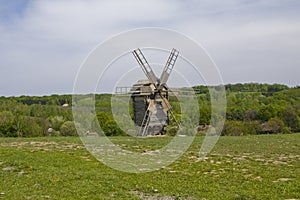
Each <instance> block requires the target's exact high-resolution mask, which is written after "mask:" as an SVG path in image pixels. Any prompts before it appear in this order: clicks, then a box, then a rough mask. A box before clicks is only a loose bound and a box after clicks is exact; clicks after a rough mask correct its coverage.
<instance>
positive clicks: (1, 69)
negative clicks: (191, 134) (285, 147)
mask: <svg viewBox="0 0 300 200" xmlns="http://www.w3.org/2000/svg"><path fill="white" fill-rule="evenodd" d="M298 2H299V1H296V0H287V1H280V0H270V1H263V0H255V1H248V0H227V1H219V0H200V1H198V0H189V1H179V0H165V1H161V0H153V1H152V0H151V1H148V0H139V1H135V0H115V1H109V0H101V1H96V0H73V1H67V0H44V1H30V4H29V5H27V7H24V8H23V9H24V10H23V11H22V13H19V14H18V13H14V14H11V16H10V17H11V19H9V20H8V19H7V16H6V17H5V19H4V18H2V19H1V20H0V35H1V37H0V91H1V93H0V95H10V94H16V95H17V94H25V93H31V94H42V93H56V92H60V93H70V92H71V91H72V84H73V80H74V78H75V74H76V71H77V69H78V67H79V65H80V64H81V62H82V61H83V59H84V58H85V57H86V56H87V54H88V52H89V51H90V50H91V49H92V48H93V47H95V45H97V44H98V43H99V42H101V41H103V40H104V39H106V38H108V37H110V36H111V35H113V34H116V33H118V32H120V31H124V30H128V29H130V28H140V27H143V26H159V27H166V28H171V29H176V30H178V31H180V32H182V33H185V34H187V35H189V36H191V37H193V38H195V39H196V40H197V41H198V42H200V43H202V44H203V45H204V46H205V47H206V49H207V50H208V52H209V53H210V54H211V55H212V57H213V58H214V59H215V60H216V62H217V64H218V66H219V67H220V70H221V72H222V73H223V75H224V79H225V82H249V81H259V82H280V83H286V84H290V85H296V84H300V83H299V79H298V78H297V77H296V75H295V74H300V71H299V70H300V68H299V67H298V66H299V61H298V55H297V52H299V51H300V39H299V35H300V23H299V21H300V14H299V13H300V12H299V11H300V3H298ZM18 6H20V5H18ZM16 10H19V9H16ZM0 18H1V15H0ZM7 21H9V23H8V22H7ZM261 69H267V70H273V71H274V73H271V74H270V73H266V71H267V70H261ZM283 69H289V70H283ZM245 72H246V73H247V74H245ZM257 72H259V73H260V74H259V75H258V74H257ZM53 77H57V78H56V80H55V84H53ZM12 79H14V84H10V85H7V84H5V83H7V82H11V80H12ZM37 85H38V86H39V87H37Z"/></svg>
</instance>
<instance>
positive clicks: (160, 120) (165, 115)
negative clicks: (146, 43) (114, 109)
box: [130, 49, 179, 136]
mask: <svg viewBox="0 0 300 200" xmlns="http://www.w3.org/2000/svg"><path fill="white" fill-rule="evenodd" d="M132 53H133V55H134V57H135V59H136V60H137V62H138V63H139V65H140V67H141V68H142V70H143V71H144V73H145V75H146V76H147V78H148V79H147V80H139V81H138V82H137V83H136V84H134V85H133V86H132V88H131V91H130V93H131V94H132V95H131V99H132V106H133V120H134V123H135V124H136V125H137V126H140V127H141V129H140V131H139V133H138V135H139V136H148V135H157V134H164V133H165V130H164V128H165V126H166V125H168V123H169V113H170V112H172V111H171V106H170V104H169V99H168V93H169V88H168V87H167V84H166V83H167V81H168V78H169V76H170V73H171V71H172V69H173V67H174V65H175V61H176V59H177V57H178V54H179V52H178V51H177V50H176V49H173V50H172V52H171V54H170V56H169V58H168V60H167V63H166V66H165V68H164V70H163V72H162V74H161V76H160V78H157V76H156V75H155V73H154V72H153V70H152V69H151V67H150V65H149V64H148V62H147V60H146V58H145V57H144V55H143V53H142V51H141V50H140V49H137V50H134V51H133V52H132Z"/></svg>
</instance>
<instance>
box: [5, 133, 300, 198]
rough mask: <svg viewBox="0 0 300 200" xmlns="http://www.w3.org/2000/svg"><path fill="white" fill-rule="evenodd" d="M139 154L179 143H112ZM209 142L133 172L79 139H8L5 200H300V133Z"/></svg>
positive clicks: (165, 140) (151, 140)
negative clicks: (209, 146)
mask: <svg viewBox="0 0 300 200" xmlns="http://www.w3.org/2000/svg"><path fill="white" fill-rule="evenodd" d="M110 139H111V141H112V142H114V143H115V144H118V145H122V146H123V147H124V148H127V149H129V150H132V151H138V152H141V151H144V152H145V151H150V150H154V149H159V148H161V147H162V146H164V145H165V144H166V143H168V141H169V140H170V139H171V137H151V138H146V139H139V138H130V137H121V136H120V137H110ZM202 141H203V137H200V136H197V137H196V138H195V140H194V142H193V144H192V145H191V147H190V148H189V150H188V151H187V152H185V153H184V155H183V156H182V157H180V158H179V159H178V160H176V161H175V162H174V163H172V164H170V165H169V166H166V167H164V168H163V169H160V170H157V171H154V172H149V173H138V174H131V173H125V172H121V171H117V170H114V169H111V168H109V167H107V166H106V165H104V164H102V163H101V162H99V161H97V160H96V159H95V158H94V157H93V156H92V155H91V154H90V153H89V152H88V151H87V150H86V149H85V148H84V146H83V145H82V143H81V141H80V139H79V138H78V137H37V138H1V139H0V199H148V200H155V199H159V200H172V199H191V200H192V199H203V200H204V199H300V189H299V188H300V178H299V176H300V134H299V133H298V134H297V133H296V134H273V135H248V136H243V137H237V136H230V137H229V136H222V137H220V139H219V141H218V143H217V144H216V146H215V147H214V149H213V150H212V152H210V153H209V154H208V155H207V156H206V157H205V159H203V160H200V159H199V157H198V154H199V150H200V147H201V144H202Z"/></svg>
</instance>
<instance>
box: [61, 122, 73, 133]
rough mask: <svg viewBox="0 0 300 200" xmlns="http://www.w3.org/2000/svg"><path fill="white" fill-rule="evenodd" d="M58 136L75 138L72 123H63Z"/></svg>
mask: <svg viewBox="0 0 300 200" xmlns="http://www.w3.org/2000/svg"><path fill="white" fill-rule="evenodd" d="M60 134H61V135H62V136H76V135H77V131H76V128H75V124H74V122H72V121H66V122H65V123H63V125H62V126H61V127H60Z"/></svg>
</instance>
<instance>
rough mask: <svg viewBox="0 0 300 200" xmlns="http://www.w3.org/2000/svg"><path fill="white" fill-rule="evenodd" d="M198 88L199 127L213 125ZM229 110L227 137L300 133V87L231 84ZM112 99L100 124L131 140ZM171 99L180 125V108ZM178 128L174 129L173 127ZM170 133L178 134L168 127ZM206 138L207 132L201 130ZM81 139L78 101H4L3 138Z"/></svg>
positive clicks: (101, 103)
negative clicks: (76, 117) (113, 109)
mask: <svg viewBox="0 0 300 200" xmlns="http://www.w3.org/2000/svg"><path fill="white" fill-rule="evenodd" d="M218 87H220V86H213V87H212V88H208V87H207V86H195V87H194V88H193V89H194V90H195V93H196V94H197V98H198V103H199V113H200V119H199V127H206V126H207V125H209V124H210V122H211V104H210V94H209V89H216V90H218ZM225 90H226V98H227V110H226V121H225V124H224V129H223V130H222V135H246V134H277V133H292V132H300V87H288V86H286V85H281V84H258V83H247V84H240V83H239V84H227V85H225ZM110 99H111V95H110V94H97V95H96V96H95V101H96V102H95V105H96V116H97V120H98V122H99V124H100V126H101V127H102V129H103V131H104V132H105V134H106V135H110V136H111V135H125V133H124V132H123V131H122V130H121V129H120V128H119V127H118V126H117V124H116V122H115V121H114V119H113V117H112V114H111V104H110ZM173 100H174V101H172V97H171V105H172V107H173V110H174V112H175V114H176V116H177V117H178V119H180V104H179V102H176V98H173ZM170 126H172V125H170ZM167 130H174V129H172V127H168V129H167ZM199 132H200V134H201V129H200V130H199ZM48 135H53V136H72V135H77V134H76V129H75V125H74V122H73V115H72V95H51V96H42V97H37V96H20V97H0V136H2V137H36V136H48Z"/></svg>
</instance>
